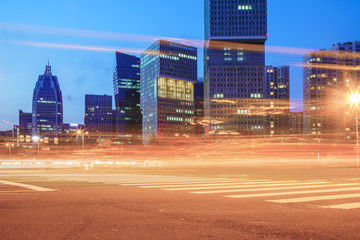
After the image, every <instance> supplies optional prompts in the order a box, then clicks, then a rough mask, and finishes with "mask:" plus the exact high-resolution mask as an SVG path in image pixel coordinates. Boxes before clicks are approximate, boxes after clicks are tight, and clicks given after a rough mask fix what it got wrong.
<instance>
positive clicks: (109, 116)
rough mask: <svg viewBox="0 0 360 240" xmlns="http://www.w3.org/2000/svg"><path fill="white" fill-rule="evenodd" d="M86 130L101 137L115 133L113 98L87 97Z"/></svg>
mask: <svg viewBox="0 0 360 240" xmlns="http://www.w3.org/2000/svg"><path fill="white" fill-rule="evenodd" d="M84 123H85V128H86V130H87V131H88V132H91V133H97V135H98V136H99V137H101V136H108V135H111V133H112V132H113V111H112V96H108V95H91V94H86V95H85V119H84Z"/></svg>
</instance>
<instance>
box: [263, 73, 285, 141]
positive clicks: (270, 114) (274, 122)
mask: <svg viewBox="0 0 360 240" xmlns="http://www.w3.org/2000/svg"><path fill="white" fill-rule="evenodd" d="M289 69H290V68H289V66H281V67H273V66H266V67H265V97H266V99H268V101H267V103H266V105H265V109H266V115H267V118H268V119H267V127H266V129H267V134H268V135H284V134H289V124H290V122H289V121H290V70H289Z"/></svg>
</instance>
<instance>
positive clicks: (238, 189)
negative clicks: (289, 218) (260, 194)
mask: <svg viewBox="0 0 360 240" xmlns="http://www.w3.org/2000/svg"><path fill="white" fill-rule="evenodd" d="M325 183H329V182H312V183H300V182H298V183H280V184H249V185H240V184H233V185H231V186H214V187H189V188H166V189H163V190H167V191H180V190H205V189H206V190H207V189H227V190H213V191H197V192H191V193H197V194H208V193H223V192H242V191H249V190H247V189H245V190H242V189H243V188H252V187H254V188H257V189H254V190H255V191H260V190H268V189H267V188H258V187H273V186H285V187H286V186H296V185H306V186H307V185H315V184H325ZM285 187H284V188H285ZM229 188H230V189H231V190H228V189H229ZM284 188H279V189H284ZM304 188H305V187H304ZM274 190H275V189H274Z"/></svg>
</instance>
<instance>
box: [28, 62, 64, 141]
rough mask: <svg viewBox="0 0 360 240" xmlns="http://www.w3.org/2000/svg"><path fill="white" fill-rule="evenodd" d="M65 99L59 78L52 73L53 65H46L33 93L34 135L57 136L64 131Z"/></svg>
mask: <svg viewBox="0 0 360 240" xmlns="http://www.w3.org/2000/svg"><path fill="white" fill-rule="evenodd" d="M62 124H63V100H62V93H61V90H60V85H59V82H58V78H57V77H56V76H54V75H52V72H51V66H50V65H49V64H48V65H47V66H46V70H45V73H44V74H43V75H40V76H39V78H38V81H37V82H36V86H35V89H34V94H33V104H32V128H33V135H37V136H57V135H58V134H59V133H61V132H62Z"/></svg>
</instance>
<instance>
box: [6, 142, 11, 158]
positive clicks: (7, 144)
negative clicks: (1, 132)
mask: <svg viewBox="0 0 360 240" xmlns="http://www.w3.org/2000/svg"><path fill="white" fill-rule="evenodd" d="M6 147H9V153H10V159H11V147H12V144H10V143H6Z"/></svg>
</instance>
